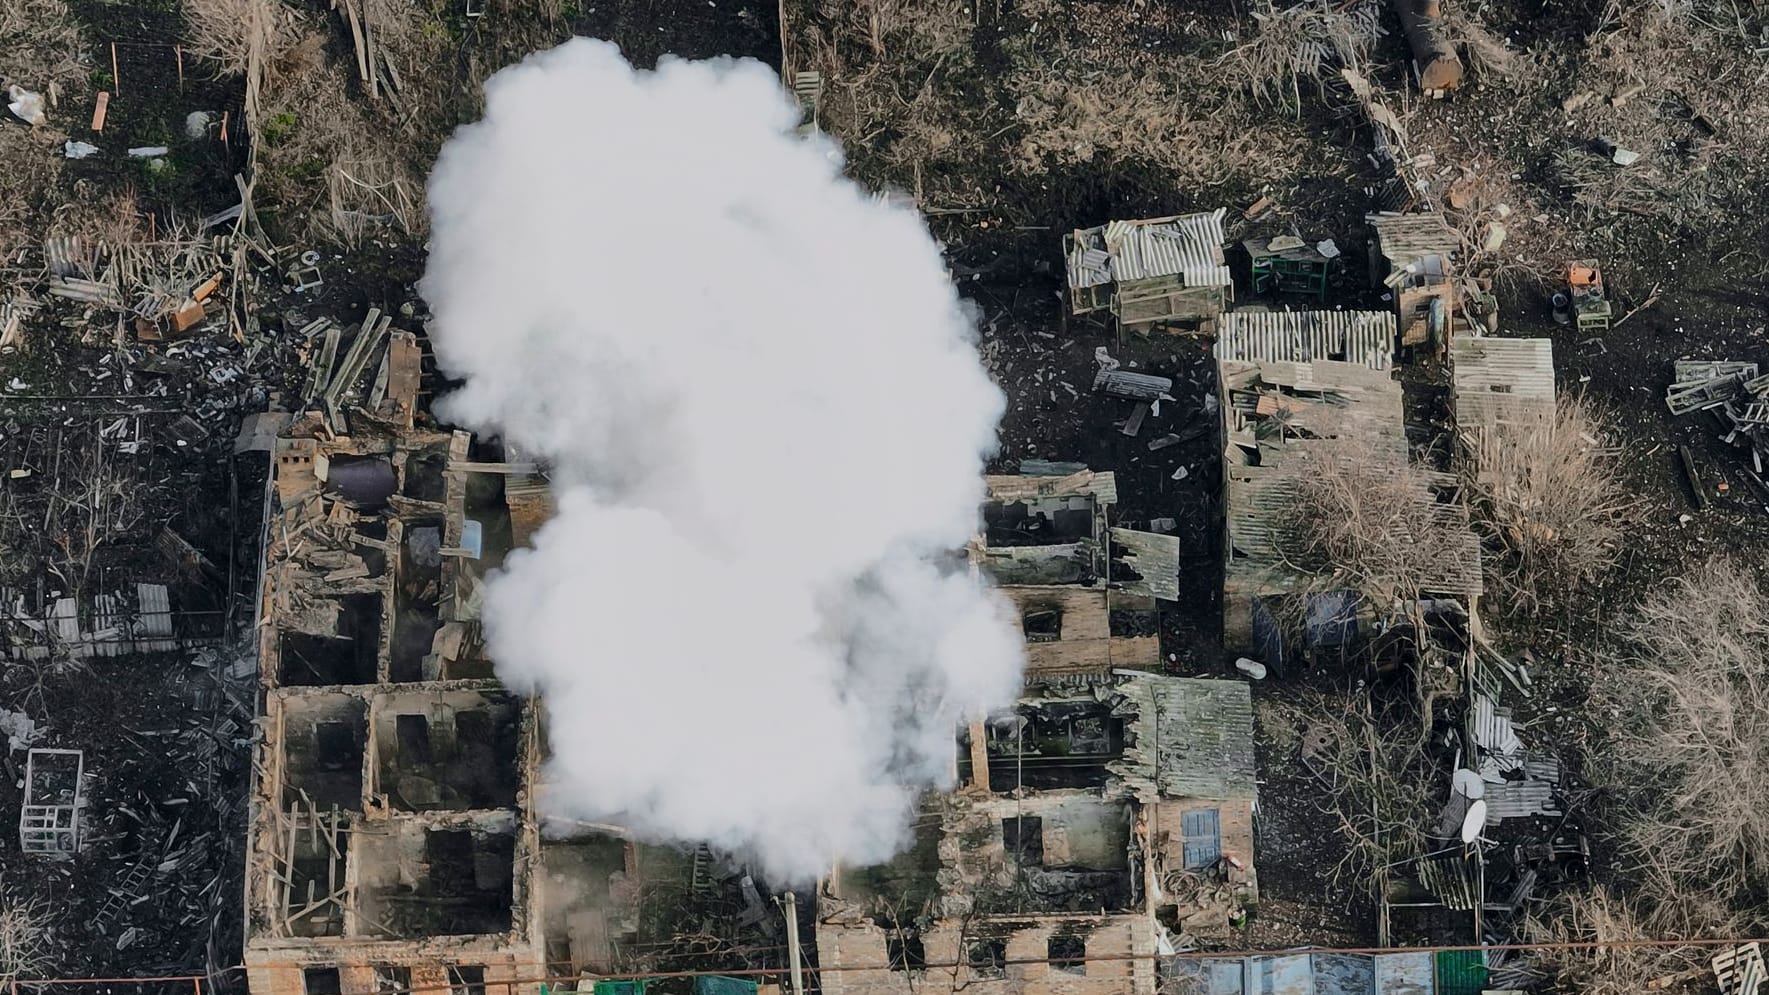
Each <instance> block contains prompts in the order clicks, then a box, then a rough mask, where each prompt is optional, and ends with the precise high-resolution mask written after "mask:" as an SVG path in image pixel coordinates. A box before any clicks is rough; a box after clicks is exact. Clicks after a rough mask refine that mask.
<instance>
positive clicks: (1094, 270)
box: [1063, 208, 1235, 334]
mask: <svg viewBox="0 0 1769 995" xmlns="http://www.w3.org/2000/svg"><path fill="white" fill-rule="evenodd" d="M1226 213H1227V211H1226V209H1224V208H1217V209H1216V210H1214V211H1206V212H1201V213H1198V214H1185V215H1177V216H1174V217H1166V218H1146V219H1143V220H1140V221H1113V222H1110V223H1108V224H1105V225H1101V226H1099V227H1097V228H1078V229H1076V230H1075V231H1073V232H1071V233H1070V234H1068V235H1066V236H1064V238H1063V257H1064V259H1065V261H1066V268H1067V271H1068V286H1069V311H1070V313H1071V314H1076V315H1082V314H1094V313H1100V312H1106V313H1110V314H1111V315H1112V316H1113V317H1114V318H1116V319H1117V321H1118V326H1119V327H1120V328H1130V329H1136V330H1139V331H1147V330H1149V329H1150V328H1153V327H1155V326H1157V325H1160V326H1169V327H1177V328H1183V329H1187V330H1193V331H1200V332H1203V333H1206V334H1209V333H1211V332H1213V331H1214V327H1215V320H1216V318H1217V316H1218V315H1220V314H1221V313H1222V311H1223V308H1224V307H1226V306H1227V305H1228V303H1229V302H1230V301H1232V300H1233V299H1234V295H1235V284H1234V277H1233V276H1232V275H1231V274H1230V273H1229V268H1228V265H1227V260H1226V257H1225V256H1224V255H1223V242H1224V241H1225V238H1224V235H1223V231H1222V220H1223V216H1224V215H1225V214H1226Z"/></svg>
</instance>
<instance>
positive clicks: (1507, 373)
mask: <svg viewBox="0 0 1769 995" xmlns="http://www.w3.org/2000/svg"><path fill="white" fill-rule="evenodd" d="M1450 361H1451V372H1450V389H1451V396H1452V397H1453V398H1454V402H1455V411H1456V425H1457V427H1458V428H1460V429H1461V430H1462V431H1464V432H1468V433H1472V434H1473V435H1474V436H1475V437H1476V438H1479V437H1483V436H1484V435H1486V434H1487V433H1491V432H1493V431H1495V430H1500V431H1502V430H1504V429H1506V428H1510V427H1516V426H1522V427H1526V428H1527V427H1531V426H1534V425H1539V424H1541V423H1543V422H1546V421H1547V420H1549V419H1552V418H1553V417H1554V343H1553V342H1552V341H1550V340H1548V339H1501V338H1492V337H1490V336H1481V335H1458V336H1456V337H1455V338H1454V339H1452V340H1451V342H1450Z"/></svg>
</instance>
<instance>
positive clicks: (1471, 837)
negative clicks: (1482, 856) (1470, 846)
mask: <svg viewBox="0 0 1769 995" xmlns="http://www.w3.org/2000/svg"><path fill="white" fill-rule="evenodd" d="M1485 828H1486V802H1484V801H1482V800H1480V799H1475V800H1474V801H1473V802H1470V803H1469V805H1468V814H1467V815H1465V816H1463V817H1462V842H1464V843H1472V842H1474V841H1475V840H1477V839H1480V831H1481V830H1482V829H1485Z"/></svg>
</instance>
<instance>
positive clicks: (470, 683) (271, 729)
mask: <svg viewBox="0 0 1769 995" xmlns="http://www.w3.org/2000/svg"><path fill="white" fill-rule="evenodd" d="M322 334H324V335H325V336H326V337H327V339H328V340H329V339H330V338H332V333H331V332H330V331H327V332H324V333H322ZM357 334H358V335H359V336H360V335H361V334H362V333H360V332H359V333H357ZM347 348H348V352H345V351H344V349H343V348H341V344H340V343H335V342H334V343H331V347H330V348H329V349H326V348H323V347H322V359H321V362H320V364H319V365H316V368H315V372H314V379H313V385H312V389H313V391H314V392H315V394H314V396H316V397H318V398H319V402H318V403H316V404H315V405H313V406H311V407H310V408H309V410H308V411H307V412H305V413H304V414H302V415H299V416H297V417H295V418H294V419H293V420H292V424H290V425H288V427H287V428H286V429H285V430H284V431H283V432H282V433H281V435H280V436H279V437H278V438H277V439H276V440H275V443H274V447H273V449H272V452H271V455H270V459H271V464H272V466H271V470H272V478H271V486H270V487H269V489H268V493H267V495H266V501H267V503H268V505H269V506H268V508H267V514H266V523H267V524H266V528H265V534H264V536H263V544H264V559H263V564H264V566H263V571H262V574H261V577H260V583H259V607H258V619H257V622H258V625H257V632H258V634H259V640H260V645H259V673H260V682H261V685H262V696H261V702H262V705H261V717H260V729H261V737H260V740H259V743H258V745H257V747H256V750H257V757H256V761H257V771H258V776H257V778H256V780H255V784H254V790H253V796H252V804H251V814H250V821H249V827H248V834H249V850H248V852H249V857H248V866H247V883H246V907H247V937H246V950H245V961H246V968H247V977H248V981H249V984H250V987H251V990H252V991H253V992H254V995H340V993H343V992H375V991H389V990H402V989H409V988H414V987H416V988H426V987H429V988H433V989H441V988H448V989H451V990H452V991H454V992H457V993H461V995H483V993H484V992H488V991H498V990H500V988H499V986H498V983H499V982H503V981H511V980H515V979H523V980H526V981H529V982H531V984H529V985H526V986H524V987H522V988H518V989H516V990H517V991H521V990H527V991H530V992H532V991H534V990H535V986H534V985H533V984H532V982H534V981H535V980H536V979H540V978H544V977H561V976H570V977H578V976H582V975H584V974H591V975H594V974H607V973H611V972H613V971H615V970H617V969H619V968H621V967H626V968H628V969H631V967H632V962H631V961H625V960H623V959H622V954H621V951H622V949H623V947H624V946H625V945H628V944H632V943H637V942H638V941H639V939H640V938H641V937H642V936H644V929H645V928H646V925H647V923H646V922H643V921H642V919H643V917H642V915H641V912H642V909H641V899H642V896H643V895H644V894H645V893H646V887H647V885H650V886H654V887H655V886H658V885H662V886H665V887H666V890H667V889H673V888H676V887H677V886H678V885H679V886H680V887H679V889H678V890H680V891H681V892H682V893H684V894H686V893H687V892H688V890H689V886H690V883H691V881H690V877H691V875H692V874H693V873H695V871H696V869H697V868H696V866H695V861H696V856H695V852H694V851H693V850H677V849H674V848H668V847H652V846H647V845H644V844H642V843H639V842H637V841H635V840H633V839H632V838H630V836H629V835H628V834H627V833H625V832H624V831H623V830H622V829H621V828H620V827H618V826H604V825H597V826H583V825H575V824H548V825H543V824H542V820H541V819H540V817H539V816H538V815H537V809H538V808H539V799H540V797H541V796H542V795H543V794H544V793H545V790H546V785H545V784H544V783H543V782H542V780H541V777H540V774H539V771H540V769H541V764H542V761H543V759H544V756H543V754H544V750H545V746H544V742H545V737H544V735H543V729H542V727H541V724H542V722H543V721H544V720H543V718H542V716H541V714H540V709H539V707H538V703H537V702H536V701H535V700H534V699H532V698H529V697H525V696H522V695H518V694H516V693H514V692H512V691H510V690H509V689H507V688H505V687H503V686H502V685H501V684H500V683H499V682H498V681H497V680H496V678H495V676H494V669H493V666H492V661H491V660H490V658H489V656H488V654H487V649H486V645H485V640H484V636H483V631H482V628H481V619H480V603H481V600H482V585H483V583H484V579H485V577H486V576H487V574H488V573H489V572H490V571H491V570H494V569H496V568H497V567H498V566H499V565H500V564H501V563H502V561H503V559H504V557H505V556H506V555H507V554H508V553H509V552H510V551H511V550H512V549H514V548H516V547H519V546H522V545H526V544H527V543H528V542H529V540H530V537H531V536H532V535H533V533H534V532H535V531H536V530H537V529H538V528H539V527H540V525H541V524H542V523H543V522H544V521H545V520H546V519H547V517H549V516H550V514H551V511H552V498H551V494H550V491H549V488H548V485H547V481H546V477H545V475H544V473H543V471H542V468H540V467H538V466H537V465H535V464H534V463H533V462H531V461H528V460H525V459H524V458H523V457H522V455H521V454H520V453H516V452H513V451H509V450H504V451H501V452H500V451H498V450H496V449H495V448H491V447H482V446H480V445H479V444H478V443H476V442H475V441H474V440H473V439H472V438H471V437H470V436H469V435H468V434H467V433H464V432H458V431H457V432H450V431H441V430H436V429H434V428H427V427H424V424H423V422H424V419H417V420H414V418H413V415H412V410H411V409H412V404H413V401H414V399H413V398H412V397H410V396H409V393H410V392H411V391H415V389H416V383H415V380H412V379H410V378H406V377H398V376H392V375H391V374H387V373H383V375H382V376H381V377H380V378H379V380H378V386H376V387H375V388H373V389H372V390H349V389H336V390H334V389H333V388H332V387H328V386H327V382H328V381H327V376H328V374H327V373H326V370H327V369H329V368H331V367H330V363H328V361H327V360H326V359H325V358H324V357H325V356H327V355H332V354H334V353H341V354H343V355H344V356H346V358H347V359H346V361H341V362H342V366H341V370H342V372H338V373H336V374H333V376H345V375H348V373H349V371H350V370H352V369H356V370H357V372H358V373H362V372H363V370H364V368H365V366H367V360H363V361H361V362H358V361H357V360H355V359H350V358H349V357H354V356H356V354H357V349H356V347H355V346H354V345H348V347H347ZM371 358H372V356H371ZM332 359H333V360H336V355H332ZM397 362H398V357H397V356H396V355H395V356H390V357H389V359H388V360H387V361H386V365H397ZM700 870H701V872H702V873H703V876H704V869H700ZM653 918H656V917H653ZM652 925H654V926H655V925H656V924H655V923H653V924H652Z"/></svg>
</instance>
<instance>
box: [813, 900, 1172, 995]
mask: <svg viewBox="0 0 1769 995" xmlns="http://www.w3.org/2000/svg"><path fill="white" fill-rule="evenodd" d="M1003 932H1005V934H1006V935H1005V937H1004V938H1005V940H1006V960H1007V965H1006V967H1005V969H1004V970H1003V971H1002V976H1001V977H998V978H996V977H988V976H984V975H979V974H978V973H976V972H975V971H973V970H972V969H971V968H970V966H969V961H970V959H971V957H970V949H969V948H970V947H971V946H972V945H973V944H975V943H976V942H978V940H979V939H980V938H981V937H983V936H990V935H992V936H1002V934H1003ZM1059 933H1061V934H1068V935H1078V936H1081V937H1083V938H1084V940H1085V944H1086V947H1085V951H1086V952H1085V963H1084V964H1082V965H1081V966H1080V967H1081V969H1080V971H1079V972H1074V971H1069V970H1062V969H1059V968H1056V967H1053V966H1051V965H1050V964H1048V963H1045V961H1046V960H1047V959H1048V957H1049V952H1050V946H1049V944H1050V940H1051V938H1052V937H1053V936H1056V935H1058V934H1059ZM920 936H921V942H922V947H923V950H924V952H925V954H926V959H927V963H928V965H929V967H928V968H927V970H925V971H921V972H916V974H915V976H914V977H913V979H910V978H907V977H906V976H905V972H903V971H900V970H891V969H889V968H886V967H883V965H885V964H886V963H887V962H888V949H889V947H888V943H887V933H886V930H884V929H883V928H881V927H879V926H877V925H875V924H873V923H869V922H868V923H859V924H853V925H841V924H833V923H821V924H819V925H818V927H817V951H818V959H819V961H820V962H821V964H822V966H823V968H824V970H823V972H822V974H821V980H822V985H823V991H824V992H825V993H826V995H901V993H902V992H904V991H905V990H907V983H908V981H909V980H914V982H915V991H916V992H918V993H920V995H942V993H952V992H956V991H959V990H963V991H966V992H974V993H980V995H1006V993H1010V992H1011V993H1014V995H1153V993H1154V992H1155V990H1156V981H1155V979H1156V970H1155V962H1154V954H1155V947H1154V925H1153V923H1152V922H1151V921H1150V919H1149V918H1148V917H1147V916H1146V915H1143V914H1141V913H1133V914H1126V915H1117V916H1086V917H1077V918H1067V917H1060V916H1036V917H1025V918H1012V919H1009V918H1003V917H992V918H984V917H978V918H975V919H970V920H943V921H941V922H939V923H937V924H935V926H934V927H933V928H932V929H928V930H924V931H922V932H921V934H920ZM1016 961H1019V962H1022V963H1015V962H1016ZM953 964H958V965H959V966H958V967H956V968H954V967H952V966H951V965H953Z"/></svg>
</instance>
